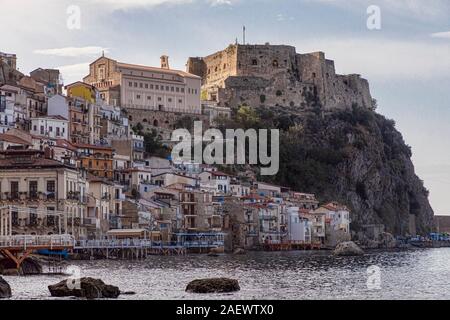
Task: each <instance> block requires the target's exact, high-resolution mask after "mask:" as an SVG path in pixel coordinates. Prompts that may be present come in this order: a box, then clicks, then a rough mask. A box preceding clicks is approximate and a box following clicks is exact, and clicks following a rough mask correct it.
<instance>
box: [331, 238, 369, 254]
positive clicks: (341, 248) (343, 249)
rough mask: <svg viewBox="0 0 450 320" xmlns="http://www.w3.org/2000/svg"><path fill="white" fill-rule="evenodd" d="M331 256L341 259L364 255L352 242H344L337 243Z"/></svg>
mask: <svg viewBox="0 0 450 320" xmlns="http://www.w3.org/2000/svg"><path fill="white" fill-rule="evenodd" d="M333 254H334V255H335V256H342V257H351V256H362V255H364V251H363V250H362V249H361V248H360V247H358V245H357V244H356V243H354V242H353V241H346V242H341V243H339V244H338V245H337V246H336V249H334V252H333Z"/></svg>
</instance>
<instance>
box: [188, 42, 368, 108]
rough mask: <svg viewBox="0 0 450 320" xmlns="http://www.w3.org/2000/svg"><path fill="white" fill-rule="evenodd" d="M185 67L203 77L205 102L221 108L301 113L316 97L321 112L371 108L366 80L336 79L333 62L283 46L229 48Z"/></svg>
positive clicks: (355, 78)
mask: <svg viewBox="0 0 450 320" xmlns="http://www.w3.org/2000/svg"><path fill="white" fill-rule="evenodd" d="M187 66H188V71H189V72H191V73H194V74H197V75H199V76H201V77H202V79H203V80H202V90H203V91H204V94H203V98H206V99H207V100H213V101H217V102H218V104H219V105H221V106H228V107H237V106H239V105H242V104H247V105H250V106H259V105H266V106H287V105H290V106H298V107H300V108H302V107H304V106H306V105H307V104H308V100H310V98H311V94H314V95H316V97H317V99H318V101H319V102H320V104H321V105H322V107H323V108H324V109H325V110H330V109H336V108H349V107H351V106H352V105H353V104H354V103H356V104H358V105H360V106H363V107H366V108H372V97H371V94H370V89H369V83H368V82H367V80H365V79H362V78H361V77H360V76H359V75H337V74H336V72H335V66H334V62H333V61H332V60H328V59H326V58H325V54H324V53H323V52H314V53H307V54H298V53H296V49H295V47H292V46H285V45H268V44H267V45H230V46H229V47H228V48H227V49H225V50H223V51H219V52H217V53H214V54H212V55H209V56H207V57H205V58H190V59H189V61H188V64H187ZM311 87H312V89H311ZM307 97H308V98H307Z"/></svg>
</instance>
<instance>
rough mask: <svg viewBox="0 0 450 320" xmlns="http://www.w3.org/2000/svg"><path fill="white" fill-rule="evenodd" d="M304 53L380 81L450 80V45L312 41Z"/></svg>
mask: <svg viewBox="0 0 450 320" xmlns="http://www.w3.org/2000/svg"><path fill="white" fill-rule="evenodd" d="M298 47H299V48H302V51H303V52H311V51H324V52H326V55H327V58H329V59H332V60H335V62H336V70H337V72H339V73H359V74H361V75H362V76H363V77H365V78H368V79H369V80H371V79H378V80H389V79H394V80H427V79H439V78H441V79H448V78H449V76H450V75H449V73H448V70H450V43H448V44H447V43H436V42H433V41H429V42H426V41H405V40H403V41H401V40H397V39H372V38H342V39H320V40H318V39H310V40H306V41H305V40H304V41H302V43H301V44H299V45H298Z"/></svg>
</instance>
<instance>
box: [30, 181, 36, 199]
mask: <svg viewBox="0 0 450 320" xmlns="http://www.w3.org/2000/svg"><path fill="white" fill-rule="evenodd" d="M37 191H38V183H37V181H30V184H29V185H28V192H29V193H30V198H31V199H36V198H37Z"/></svg>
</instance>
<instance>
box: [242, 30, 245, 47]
mask: <svg viewBox="0 0 450 320" xmlns="http://www.w3.org/2000/svg"><path fill="white" fill-rule="evenodd" d="M242 38H243V40H244V43H243V44H244V45H245V26H243V28H242Z"/></svg>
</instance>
